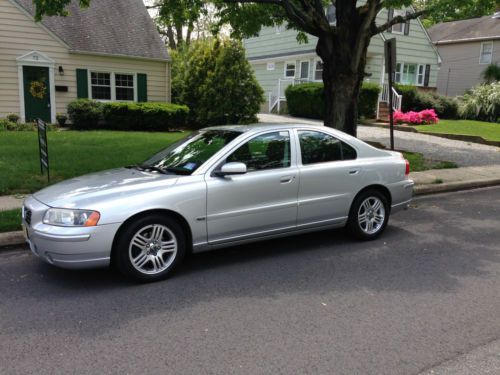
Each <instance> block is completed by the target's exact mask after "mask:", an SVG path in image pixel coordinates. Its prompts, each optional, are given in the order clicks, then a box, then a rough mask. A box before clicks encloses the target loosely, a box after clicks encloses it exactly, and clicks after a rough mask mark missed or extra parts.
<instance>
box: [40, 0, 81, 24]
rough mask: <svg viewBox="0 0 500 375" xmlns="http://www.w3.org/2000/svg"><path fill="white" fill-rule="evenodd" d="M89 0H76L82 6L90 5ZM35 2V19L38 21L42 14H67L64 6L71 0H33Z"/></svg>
mask: <svg viewBox="0 0 500 375" xmlns="http://www.w3.org/2000/svg"><path fill="white" fill-rule="evenodd" d="M90 1H91V0H78V3H79V4H80V6H81V7H82V8H86V7H88V6H89V5H90ZM33 3H34V4H35V8H36V11H35V20H36V21H40V20H41V19H42V17H43V16H44V15H46V16H67V15H68V12H67V11H66V9H65V7H66V6H67V5H68V4H69V3H71V0H33Z"/></svg>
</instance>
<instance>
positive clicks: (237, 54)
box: [171, 39, 264, 127]
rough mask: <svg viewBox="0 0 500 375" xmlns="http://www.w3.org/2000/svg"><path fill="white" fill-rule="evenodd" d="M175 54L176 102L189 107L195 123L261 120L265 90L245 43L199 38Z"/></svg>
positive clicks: (174, 100) (195, 124) (191, 118)
mask: <svg viewBox="0 0 500 375" xmlns="http://www.w3.org/2000/svg"><path fill="white" fill-rule="evenodd" d="M171 56H172V101H173V102H177V103H183V104H186V105H187V106H189V108H190V122H191V126H193V127H200V126H208V125H224V124H248V123H251V122H255V121H256V120H257V118H256V114H257V113H258V112H259V109H260V104H261V102H262V99H263V95H264V92H263V91H262V89H261V88H260V86H259V84H258V82H257V80H256V79H255V76H254V74H253V71H252V67H251V66H250V63H249V62H248V61H247V59H246V57H245V49H244V48H243V46H242V45H241V42H239V41H235V40H230V39H226V40H220V39H209V40H196V41H193V42H192V43H191V44H190V45H189V46H183V47H182V48H180V49H178V50H177V51H173V53H172V54H171Z"/></svg>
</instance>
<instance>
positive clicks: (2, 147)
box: [0, 131, 186, 195]
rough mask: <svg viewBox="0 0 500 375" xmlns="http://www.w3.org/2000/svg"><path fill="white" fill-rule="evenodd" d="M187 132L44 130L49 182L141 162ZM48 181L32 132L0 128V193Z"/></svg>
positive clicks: (31, 189)
mask: <svg viewBox="0 0 500 375" xmlns="http://www.w3.org/2000/svg"><path fill="white" fill-rule="evenodd" d="M185 135H186V133H147V132H114V131H89V132H77V131H62V132H49V133H47V137H48V144H49V157H50V166H51V183H53V182H57V181H60V180H64V179H67V178H70V177H74V176H78V175H82V174H85V173H89V172H95V171H100V170H104V169H109V168H116V167H120V166H125V165H129V164H137V163H141V162H142V161H144V160H145V159H147V158H148V157H149V156H151V155H152V154H154V153H155V152H156V151H159V150H161V149H162V148H165V147H166V146H168V145H169V144H171V143H173V142H175V141H177V140H178V139H180V138H182V137H184V136H185ZM46 185H47V177H46V176H41V175H40V164H39V158H38V139H37V134H36V133H35V132H0V195H5V194H14V193H30V192H34V191H36V190H39V189H41V188H42V187H44V186H46Z"/></svg>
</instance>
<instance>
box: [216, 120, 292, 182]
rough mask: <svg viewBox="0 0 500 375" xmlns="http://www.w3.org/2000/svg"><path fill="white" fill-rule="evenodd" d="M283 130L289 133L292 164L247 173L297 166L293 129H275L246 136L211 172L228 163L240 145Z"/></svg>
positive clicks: (289, 150) (252, 171)
mask: <svg viewBox="0 0 500 375" xmlns="http://www.w3.org/2000/svg"><path fill="white" fill-rule="evenodd" d="M282 132H287V133H288V143H289V146H288V152H289V154H290V155H289V161H290V164H289V165H288V167H276V168H268V169H256V170H247V173H246V174H249V173H256V172H270V171H276V170H288V169H290V168H292V167H295V165H296V162H295V158H294V156H295V155H296V153H295V147H296V146H295V138H294V137H295V134H294V133H293V132H292V130H291V129H274V130H270V131H267V130H266V131H263V132H261V133H258V134H253V135H252V136H250V137H248V138H245V139H243V140H242V141H241V142H240V143H238V144H237V145H235V146H234V147H233V148H231V150H229V151H228V152H227V153H226V154H225V155H224V156H223V157H222V158H221V159H220V162H218V163H217V164H216V167H215V168H214V169H213V170H212V171H211V172H210V174H211V175H213V174H214V172H215V171H217V170H219V169H220V168H222V166H223V165H224V164H226V163H228V161H227V159H228V158H229V157H230V156H231V155H233V154H234V153H235V152H236V151H238V150H239V149H240V147H242V146H244V145H245V144H247V143H249V142H251V141H252V140H254V139H255V138H258V137H262V136H265V135H268V134H272V133H282Z"/></svg>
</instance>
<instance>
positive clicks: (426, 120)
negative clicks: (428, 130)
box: [393, 109, 439, 125]
mask: <svg viewBox="0 0 500 375" xmlns="http://www.w3.org/2000/svg"><path fill="white" fill-rule="evenodd" d="M393 119H394V122H395V123H396V124H411V125H421V124H436V123H437V122H439V118H438V116H437V115H436V112H435V111H434V109H424V110H423V111H420V112H414V111H409V112H406V113H404V112H401V111H395V112H394V114H393Z"/></svg>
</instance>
